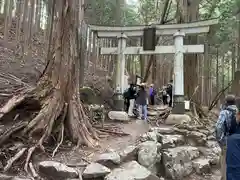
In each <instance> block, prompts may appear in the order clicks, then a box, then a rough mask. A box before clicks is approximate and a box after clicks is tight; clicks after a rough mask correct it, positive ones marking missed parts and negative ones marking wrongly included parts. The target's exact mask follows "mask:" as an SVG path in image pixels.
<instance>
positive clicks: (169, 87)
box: [166, 84, 172, 94]
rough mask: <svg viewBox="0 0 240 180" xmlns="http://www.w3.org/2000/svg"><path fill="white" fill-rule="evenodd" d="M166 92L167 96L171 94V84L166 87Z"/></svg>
mask: <svg viewBox="0 0 240 180" xmlns="http://www.w3.org/2000/svg"><path fill="white" fill-rule="evenodd" d="M166 91H167V93H168V94H172V84H168V85H167V89H166Z"/></svg>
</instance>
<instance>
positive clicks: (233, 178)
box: [226, 97, 240, 180]
mask: <svg viewBox="0 0 240 180" xmlns="http://www.w3.org/2000/svg"><path fill="white" fill-rule="evenodd" d="M236 106H237V114H236V122H237V127H236V128H233V130H234V131H233V134H231V135H230V136H228V137H227V143H226V144H227V152H226V168H227V170H226V173H227V175H226V178H227V180H238V179H240V156H239V155H240V148H239V147H240V124H239V122H240V98H239V97H238V98H236ZM233 123H235V121H233V122H232V123H231V124H232V125H234V124H233Z"/></svg>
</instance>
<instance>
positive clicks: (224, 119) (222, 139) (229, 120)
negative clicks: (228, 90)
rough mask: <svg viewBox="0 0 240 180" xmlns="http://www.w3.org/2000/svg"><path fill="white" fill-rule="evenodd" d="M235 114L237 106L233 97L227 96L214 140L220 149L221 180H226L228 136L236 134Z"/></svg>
mask: <svg viewBox="0 0 240 180" xmlns="http://www.w3.org/2000/svg"><path fill="white" fill-rule="evenodd" d="M236 114H237V106H236V99H235V96H234V95H227V96H226V98H225V103H224V105H223V106H222V109H221V112H220V114H219V117H218V121H217V123H216V127H215V136H216V140H217V142H218V143H219V146H220V148H221V160H220V164H221V173H222V180H226V175H227V173H226V170H227V168H226V151H227V139H228V137H229V136H231V135H232V134H234V133H235V132H236V128H237V121H236Z"/></svg>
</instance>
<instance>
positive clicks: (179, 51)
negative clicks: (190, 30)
mask: <svg viewBox="0 0 240 180" xmlns="http://www.w3.org/2000/svg"><path fill="white" fill-rule="evenodd" d="M184 36H185V34H184V33H183V32H179V31H178V32H176V33H175V34H174V47H175V55H174V77H173V83H174V84H173V110H172V112H173V114H184V112H185V103H184V67H183V66H184V65H183V60H184V49H183V48H184V45H183V38H184Z"/></svg>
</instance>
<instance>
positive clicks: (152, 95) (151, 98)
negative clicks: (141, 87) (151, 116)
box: [149, 84, 156, 105]
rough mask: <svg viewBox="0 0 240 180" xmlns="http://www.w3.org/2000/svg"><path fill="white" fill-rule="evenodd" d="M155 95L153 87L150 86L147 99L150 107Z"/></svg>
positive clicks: (153, 102) (153, 103)
mask: <svg viewBox="0 0 240 180" xmlns="http://www.w3.org/2000/svg"><path fill="white" fill-rule="evenodd" d="M155 95H156V91H155V89H154V85H153V84H151V85H150V88H149V99H150V103H149V104H150V105H155Z"/></svg>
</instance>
